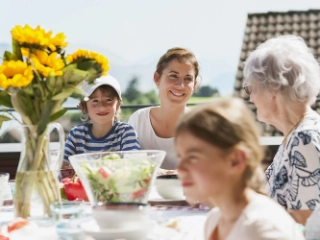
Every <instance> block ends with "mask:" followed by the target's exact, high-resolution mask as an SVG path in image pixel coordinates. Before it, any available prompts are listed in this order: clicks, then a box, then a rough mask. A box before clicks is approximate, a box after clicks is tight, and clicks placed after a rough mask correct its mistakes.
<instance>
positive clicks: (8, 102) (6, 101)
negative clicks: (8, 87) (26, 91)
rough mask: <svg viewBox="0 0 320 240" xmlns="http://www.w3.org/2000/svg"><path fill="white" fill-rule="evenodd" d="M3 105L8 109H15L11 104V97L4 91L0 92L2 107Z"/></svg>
mask: <svg viewBox="0 0 320 240" xmlns="http://www.w3.org/2000/svg"><path fill="white" fill-rule="evenodd" d="M1 105H3V106H5V107H8V108H13V106H12V103H11V96H10V95H9V94H8V93H7V92H6V91H3V90H0V106H1Z"/></svg>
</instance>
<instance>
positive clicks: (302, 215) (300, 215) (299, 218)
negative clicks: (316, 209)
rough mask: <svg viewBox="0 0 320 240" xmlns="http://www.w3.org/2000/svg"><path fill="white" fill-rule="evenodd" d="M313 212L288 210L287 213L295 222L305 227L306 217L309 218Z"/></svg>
mask: <svg viewBox="0 0 320 240" xmlns="http://www.w3.org/2000/svg"><path fill="white" fill-rule="evenodd" d="M312 211H313V210H292V209H289V210H288V213H289V214H290V216H291V217H292V218H293V219H294V220H295V221H296V222H297V223H300V224H302V225H304V226H305V225H306V222H307V219H308V217H310V215H311V213H312Z"/></svg>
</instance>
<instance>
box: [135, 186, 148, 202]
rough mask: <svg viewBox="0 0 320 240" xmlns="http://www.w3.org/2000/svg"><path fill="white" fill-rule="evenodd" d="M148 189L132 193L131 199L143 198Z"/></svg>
mask: <svg viewBox="0 0 320 240" xmlns="http://www.w3.org/2000/svg"><path fill="white" fill-rule="evenodd" d="M147 190H148V188H141V189H139V190H137V191H135V192H133V193H132V199H133V200H134V199H139V198H142V197H143V196H144V194H145V193H146V192H147Z"/></svg>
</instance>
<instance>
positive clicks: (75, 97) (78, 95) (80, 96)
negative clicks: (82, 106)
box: [70, 93, 84, 101]
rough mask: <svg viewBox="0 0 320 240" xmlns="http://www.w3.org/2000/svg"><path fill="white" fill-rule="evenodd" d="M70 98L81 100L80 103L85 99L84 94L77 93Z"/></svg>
mask: <svg viewBox="0 0 320 240" xmlns="http://www.w3.org/2000/svg"><path fill="white" fill-rule="evenodd" d="M70 97H71V98H74V99H79V100H80V101H83V98H84V96H83V94H77V93H73V94H71V96H70Z"/></svg>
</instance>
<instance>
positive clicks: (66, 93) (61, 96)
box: [52, 87, 75, 101]
mask: <svg viewBox="0 0 320 240" xmlns="http://www.w3.org/2000/svg"><path fill="white" fill-rule="evenodd" d="M74 88H75V87H73V88H64V89H63V90H62V91H61V92H60V93H58V94H57V95H55V96H53V98H52V100H54V101H58V100H64V99H66V98H68V97H70V96H71V95H72V93H73V92H74V90H75V89H74Z"/></svg>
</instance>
